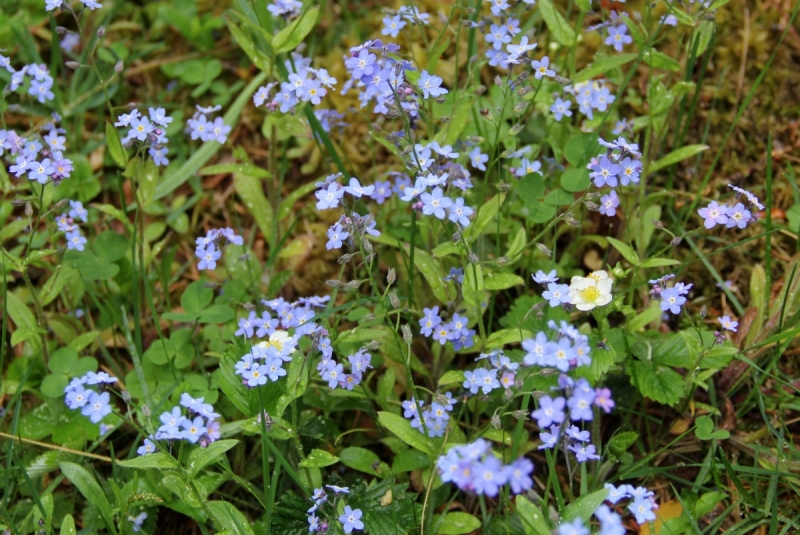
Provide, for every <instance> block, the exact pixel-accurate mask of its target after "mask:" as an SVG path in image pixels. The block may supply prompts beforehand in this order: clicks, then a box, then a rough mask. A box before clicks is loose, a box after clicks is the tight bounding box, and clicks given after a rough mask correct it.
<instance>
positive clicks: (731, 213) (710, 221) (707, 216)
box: [698, 185, 764, 229]
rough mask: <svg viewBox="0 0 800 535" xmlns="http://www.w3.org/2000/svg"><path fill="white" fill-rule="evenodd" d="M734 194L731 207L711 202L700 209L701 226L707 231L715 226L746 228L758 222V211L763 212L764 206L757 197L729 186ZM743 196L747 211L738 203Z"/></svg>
mask: <svg viewBox="0 0 800 535" xmlns="http://www.w3.org/2000/svg"><path fill="white" fill-rule="evenodd" d="M728 187H729V188H732V189H733V190H734V191H735V192H736V196H735V197H734V202H735V203H736V204H734V205H733V206H731V205H729V204H719V203H717V201H712V202H710V203H709V204H708V206H706V207H705V208H700V210H698V213H699V214H700V217H702V218H703V219H704V221H703V225H704V226H705V227H706V228H707V229H712V228H714V227H715V226H717V225H725V226H726V227H727V228H734V227H737V228H740V229H743V228H747V225H749V224H750V223H753V222H755V221H757V220H758V211H757V210H763V209H764V205H763V204H761V203H760V202H758V197H756V196H755V195H753V194H752V193H750V192H749V191H747V190H744V189H742V188H738V187H736V186H733V185H729V186H728ZM741 196H744V197H745V198H746V199H747V202H748V204H749V208H751V210H748V209H747V208H746V207H745V205H744V204H743V203H740V202H738V200H739V198H740V197H741Z"/></svg>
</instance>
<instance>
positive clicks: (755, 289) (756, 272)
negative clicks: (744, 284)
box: [745, 264, 769, 346]
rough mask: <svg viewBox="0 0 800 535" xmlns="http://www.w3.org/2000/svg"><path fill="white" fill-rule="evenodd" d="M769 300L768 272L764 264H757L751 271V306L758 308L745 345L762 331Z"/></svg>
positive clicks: (750, 342) (750, 343) (751, 341)
mask: <svg viewBox="0 0 800 535" xmlns="http://www.w3.org/2000/svg"><path fill="white" fill-rule="evenodd" d="M768 301H769V288H767V272H766V271H765V270H764V266H762V265H761V264H756V265H754V266H753V271H752V272H751V273H750V306H751V307H753V308H755V309H756V314H755V317H754V319H753V323H752V324H751V325H750V329H749V331H748V333H747V336H746V337H745V346H750V345H752V344H753V341H754V340H755V338H756V336H757V335H758V334H759V333H760V332H761V330H762V329H761V326H762V325H763V324H764V316H765V315H766V314H767V312H768V310H767V303H768Z"/></svg>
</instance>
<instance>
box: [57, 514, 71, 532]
mask: <svg viewBox="0 0 800 535" xmlns="http://www.w3.org/2000/svg"><path fill="white" fill-rule="evenodd" d="M59 535H75V519H74V518H72V515H66V516H65V517H64V520H62V521H61V531H60V532H59Z"/></svg>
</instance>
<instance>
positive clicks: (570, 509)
mask: <svg viewBox="0 0 800 535" xmlns="http://www.w3.org/2000/svg"><path fill="white" fill-rule="evenodd" d="M606 496H608V489H600V490H597V491H595V492H592V493H591V494H586V495H584V496H581V497H580V498H578V499H577V500H575V501H574V502H572V503H571V504H569V505H568V506H567V507H566V508H565V509H564V511H563V513H562V514H561V518H563V519H564V520H573V519H575V518H580V519H581V520H583V522H584V523H586V522H588V521H589V518H590V517H591V516H592V515H593V514H594V512H595V511H597V508H598V507H600V504H602V503H603V501H605V499H606Z"/></svg>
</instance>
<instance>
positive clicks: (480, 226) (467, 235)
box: [464, 193, 506, 243]
mask: <svg viewBox="0 0 800 535" xmlns="http://www.w3.org/2000/svg"><path fill="white" fill-rule="evenodd" d="M505 200H506V194H505V193H499V194H497V195H495V196H494V197H492V198H491V199H489V200H488V201H486V203H485V204H484V205H483V206H481V207H480V208H479V209H478V214H477V216H476V217H475V220H474V221H473V222H472V223H471V224H470V226H468V227H467V228H466V229H465V230H464V240H465V241H466V242H467V243H472V242H473V241H474V240H475V238H477V237H478V236H480V235H481V234H482V233H483V231H484V230H485V229H486V226H487V225H488V224H489V222H490V221H491V220H492V219H494V218H495V216H497V212H498V211H499V210H500V207H501V206H502V205H503V201H505Z"/></svg>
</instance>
